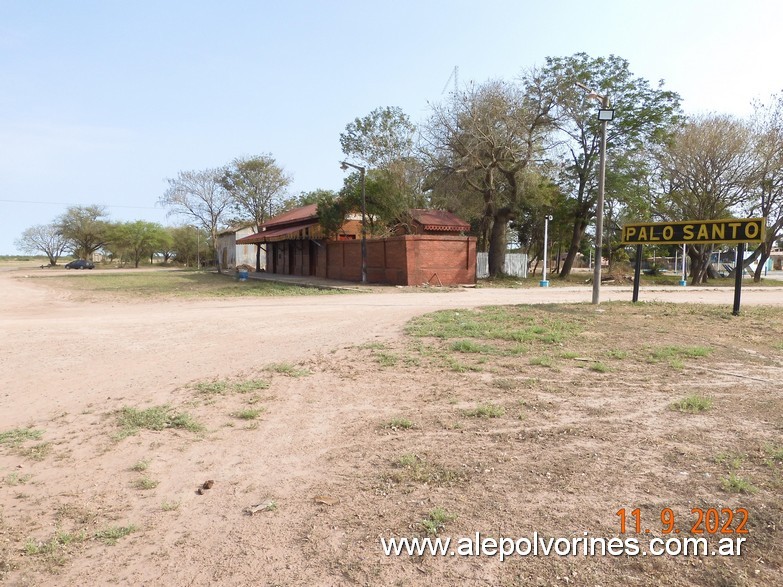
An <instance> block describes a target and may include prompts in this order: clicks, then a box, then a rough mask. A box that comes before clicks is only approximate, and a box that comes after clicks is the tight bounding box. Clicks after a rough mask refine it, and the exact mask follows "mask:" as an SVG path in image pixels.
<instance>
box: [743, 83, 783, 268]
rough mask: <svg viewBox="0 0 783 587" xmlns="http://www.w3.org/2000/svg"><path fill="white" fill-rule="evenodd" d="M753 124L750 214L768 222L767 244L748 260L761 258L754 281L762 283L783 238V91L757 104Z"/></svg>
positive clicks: (765, 240)
mask: <svg viewBox="0 0 783 587" xmlns="http://www.w3.org/2000/svg"><path fill="white" fill-rule="evenodd" d="M751 124H752V132H753V149H754V154H755V157H756V164H757V176H756V178H755V181H754V182H753V189H752V192H751V194H752V198H751V200H750V202H749V206H748V214H749V215H751V216H752V215H756V214H758V215H759V216H763V217H765V218H766V219H767V233H766V237H765V239H764V242H762V243H761V244H759V246H758V247H757V248H756V250H755V251H754V252H753V256H752V257H751V259H748V262H751V261H752V260H754V259H755V258H758V264H757V265H756V271H755V273H754V275H753V280H754V281H756V282H758V281H761V274H762V272H763V270H764V265H765V264H766V263H767V260H768V259H769V256H770V253H771V252H772V247H773V246H774V244H775V241H777V240H778V239H780V238H781V236H783V92H781V93H780V94H777V95H773V96H772V97H771V99H770V102H769V103H767V104H764V103H762V102H757V103H756V104H754V114H753V118H752V120H751Z"/></svg>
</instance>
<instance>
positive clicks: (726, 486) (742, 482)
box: [720, 471, 758, 493]
mask: <svg viewBox="0 0 783 587" xmlns="http://www.w3.org/2000/svg"><path fill="white" fill-rule="evenodd" d="M720 485H721V487H722V488H723V490H724V491H728V492H730V493H756V492H757V491H758V489H757V488H756V487H755V486H754V485H753V484H752V483H751V482H750V481H748V480H747V479H743V478H742V477H740V476H739V475H737V474H736V473H734V472H733V471H732V472H731V473H729V476H728V477H725V478H723V479H722V480H721V483H720Z"/></svg>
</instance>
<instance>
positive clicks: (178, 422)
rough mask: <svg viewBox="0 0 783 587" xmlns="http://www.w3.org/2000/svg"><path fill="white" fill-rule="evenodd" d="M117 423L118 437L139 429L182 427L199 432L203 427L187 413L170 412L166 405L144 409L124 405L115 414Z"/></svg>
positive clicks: (128, 434) (134, 432)
mask: <svg viewBox="0 0 783 587" xmlns="http://www.w3.org/2000/svg"><path fill="white" fill-rule="evenodd" d="M116 417H117V425H118V426H119V427H120V432H119V433H118V435H117V437H118V438H125V437H126V436H132V435H134V434H136V433H137V432H139V430H142V429H145V430H156V431H158V430H166V429H169V428H182V429H184V430H188V431H189V432H201V431H202V430H203V429H204V428H203V426H201V425H200V424H199V423H198V422H196V421H194V420H193V419H192V418H191V417H190V416H189V415H188V414H185V413H181V412H172V410H171V408H170V407H168V406H155V407H151V408H147V409H146V410H138V409H136V408H131V407H124V408H122V409H121V410H119V411H118V412H117V414H116Z"/></svg>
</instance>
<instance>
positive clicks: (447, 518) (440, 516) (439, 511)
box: [421, 507, 457, 536]
mask: <svg viewBox="0 0 783 587" xmlns="http://www.w3.org/2000/svg"><path fill="white" fill-rule="evenodd" d="M456 519H457V516H456V515H454V514H450V513H449V512H447V511H446V510H445V509H443V508H440V507H438V508H435V509H434V510H432V511H431V512H430V513H429V514H427V517H426V518H424V519H423V520H422V521H421V525H422V526H423V527H424V530H425V531H426V532H427V534H430V535H431V536H435V535H436V534H437V533H438V532H440V531H441V530H443V529H444V528H445V527H446V524H448V523H449V522H453V521H454V520H456Z"/></svg>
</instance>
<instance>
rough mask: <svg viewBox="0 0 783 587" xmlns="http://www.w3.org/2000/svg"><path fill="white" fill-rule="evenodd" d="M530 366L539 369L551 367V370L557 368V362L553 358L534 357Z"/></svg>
mask: <svg viewBox="0 0 783 587" xmlns="http://www.w3.org/2000/svg"><path fill="white" fill-rule="evenodd" d="M530 364H531V365H534V366H538V367H549V368H550V369H551V368H552V367H554V366H555V360H554V359H553V358H552V357H533V358H532V359H530Z"/></svg>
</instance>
